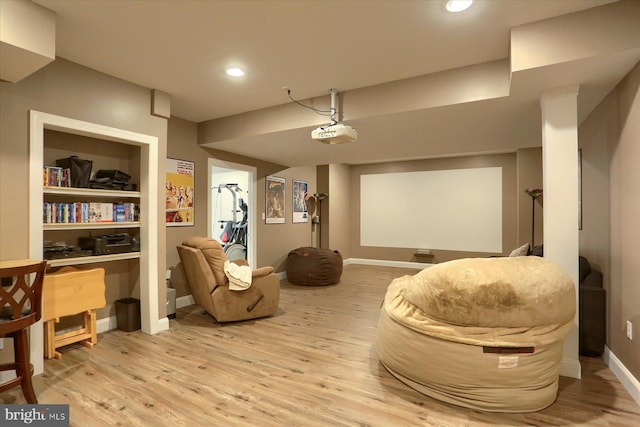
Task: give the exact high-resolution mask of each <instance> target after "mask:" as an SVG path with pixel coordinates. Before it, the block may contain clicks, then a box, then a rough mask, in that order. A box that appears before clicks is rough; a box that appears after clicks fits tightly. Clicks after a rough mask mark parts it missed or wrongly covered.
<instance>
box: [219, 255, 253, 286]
mask: <svg viewBox="0 0 640 427" xmlns="http://www.w3.org/2000/svg"><path fill="white" fill-rule="evenodd" d="M224 274H226V276H227V278H228V279H229V290H230V291H244V290H245V289H248V288H249V287H250V286H251V267H249V266H247V265H238V264H236V263H235V262H231V261H228V260H227V261H225V262H224Z"/></svg>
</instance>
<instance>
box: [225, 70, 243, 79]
mask: <svg viewBox="0 0 640 427" xmlns="http://www.w3.org/2000/svg"><path fill="white" fill-rule="evenodd" d="M227 74H228V75H230V76H231V77H242V76H244V71H242V70H241V69H240V68H229V69H227Z"/></svg>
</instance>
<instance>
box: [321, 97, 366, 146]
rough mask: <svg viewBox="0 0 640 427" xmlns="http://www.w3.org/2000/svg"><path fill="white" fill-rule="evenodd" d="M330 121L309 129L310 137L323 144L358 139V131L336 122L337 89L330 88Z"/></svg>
mask: <svg viewBox="0 0 640 427" xmlns="http://www.w3.org/2000/svg"><path fill="white" fill-rule="evenodd" d="M330 92H331V110H330V112H331V123H329V124H328V125H326V126H320V127H319V128H317V129H314V130H312V131H311V138H312V139H315V140H316V141H320V142H323V143H325V144H332V145H333V144H342V143H344V142H353V141H355V140H356V139H358V132H357V131H356V130H355V129H354V128H352V127H351V126H347V125H344V124H342V123H338V121H337V120H336V114H337V109H336V95H337V94H338V91H337V90H336V89H331V90H330Z"/></svg>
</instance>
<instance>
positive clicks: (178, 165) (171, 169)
mask: <svg viewBox="0 0 640 427" xmlns="http://www.w3.org/2000/svg"><path fill="white" fill-rule="evenodd" d="M194 168H195V164H194V162H189V161H187V160H177V159H167V179H166V183H165V194H166V204H165V213H166V219H165V223H166V225H167V226H168V227H171V226H173V227H175V226H184V225H193V223H194V204H193V203H194V201H193V197H194V176H195V175H194Z"/></svg>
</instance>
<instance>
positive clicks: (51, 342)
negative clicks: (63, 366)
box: [42, 267, 106, 359]
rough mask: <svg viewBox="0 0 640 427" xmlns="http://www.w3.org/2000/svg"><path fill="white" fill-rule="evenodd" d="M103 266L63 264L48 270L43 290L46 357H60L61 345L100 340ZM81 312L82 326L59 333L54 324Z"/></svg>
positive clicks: (91, 345)
mask: <svg viewBox="0 0 640 427" xmlns="http://www.w3.org/2000/svg"><path fill="white" fill-rule="evenodd" d="M104 292H105V284H104V268H92V269H88V270H80V269H77V268H74V267H63V268H61V269H60V270H58V271H56V272H54V273H47V275H46V276H45V278H44V284H43V290H42V299H43V304H42V320H43V321H44V357H45V358H47V359H51V358H53V357H55V358H56V359H60V357H62V354H61V353H60V352H59V351H57V350H58V348H60V347H63V346H65V345H69V344H72V343H76V342H79V343H81V344H82V345H84V346H86V347H89V348H92V347H93V346H94V345H95V344H96V343H97V342H98V333H97V331H96V309H98V308H102V307H104V306H105V304H106V300H105V295H104ZM80 313H82V316H83V317H82V327H81V328H79V329H75V330H72V331H70V332H64V333H61V334H58V335H56V330H55V324H56V323H58V322H59V321H60V318H61V317H65V316H73V315H76V314H80Z"/></svg>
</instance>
